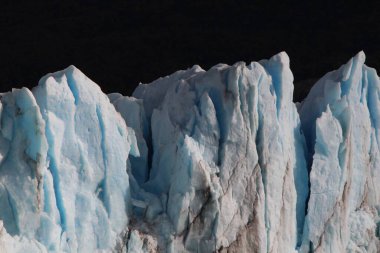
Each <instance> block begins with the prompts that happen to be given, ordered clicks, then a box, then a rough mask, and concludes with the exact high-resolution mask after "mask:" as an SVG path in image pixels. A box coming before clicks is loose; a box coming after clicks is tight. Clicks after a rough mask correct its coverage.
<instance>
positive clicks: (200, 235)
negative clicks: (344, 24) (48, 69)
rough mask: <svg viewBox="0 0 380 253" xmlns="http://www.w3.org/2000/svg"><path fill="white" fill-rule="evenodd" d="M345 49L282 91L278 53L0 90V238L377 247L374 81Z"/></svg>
mask: <svg viewBox="0 0 380 253" xmlns="http://www.w3.org/2000/svg"><path fill="white" fill-rule="evenodd" d="M364 61H365V56H364V53H362V52H360V53H359V54H358V55H356V56H355V57H353V58H352V59H351V60H350V61H349V62H348V63H347V64H345V65H343V66H342V67H341V68H340V69H338V70H335V71H333V72H330V73H328V74H326V75H325V76H324V77H323V78H322V79H321V80H319V81H318V82H317V83H316V84H315V86H314V87H313V88H312V90H311V91H310V93H309V95H308V96H307V98H306V99H305V100H304V101H303V102H302V103H301V104H298V105H297V106H296V105H295V104H294V103H293V101H292V100H293V89H294V87H293V75H292V72H291V70H290V61H289V57H288V56H287V54H286V53H284V52H282V53H279V54H277V55H275V56H273V57H272V58H270V59H269V60H262V61H259V62H252V63H250V64H245V63H243V62H239V63H236V64H234V65H232V66H228V65H224V64H219V65H216V66H214V67H212V68H211V69H209V70H208V71H205V70H203V69H202V68H200V67H199V66H194V67H192V68H190V69H188V70H183V71H177V72H175V73H173V74H172V75H170V76H167V77H164V78H160V79H157V80H156V81H154V82H152V83H150V84H140V85H139V86H138V87H137V88H136V90H135V92H134V93H133V95H132V96H131V97H125V96H122V95H120V94H117V93H113V94H109V95H108V96H107V95H105V94H103V93H102V91H101V90H100V88H99V87H98V86H97V85H96V84H95V83H94V82H92V81H91V80H89V79H88V78H87V77H86V76H85V75H84V74H83V73H81V72H80V71H79V70H78V69H76V68H75V67H73V66H70V67H69V68H67V69H65V70H63V71H60V72H56V73H53V74H48V75H46V76H45V77H43V78H42V79H41V80H40V82H39V84H38V86H37V87H35V88H34V89H32V91H30V90H29V89H27V88H23V89H21V90H13V91H12V92H8V93H4V94H2V95H1V104H0V105H1V107H0V108H1V114H0V220H1V222H0V252H273V253H274V252H378V251H379V250H380V242H379V238H378V237H379V233H380V232H379V227H378V225H377V224H378V223H379V213H380V210H379V206H380V199H379V193H380V192H379V191H380V189H379V187H378V186H377V185H378V184H377V181H378V178H379V177H380V167H379V166H380V165H379V161H378V159H379V158H378V157H379V154H378V150H379V148H378V143H379V142H378V140H379V131H378V129H379V122H380V121H378V118H379V116H380V115H379V114H380V111H379V109H380V105H379V99H380V96H379V88H380V81H379V78H378V76H377V74H376V71H375V70H374V69H371V68H368V67H367V66H365V65H364Z"/></svg>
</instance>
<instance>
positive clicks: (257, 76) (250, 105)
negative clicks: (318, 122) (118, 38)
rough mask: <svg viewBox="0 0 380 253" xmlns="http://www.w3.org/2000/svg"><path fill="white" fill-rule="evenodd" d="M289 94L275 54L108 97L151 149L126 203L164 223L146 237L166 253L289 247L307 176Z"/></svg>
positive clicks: (297, 229)
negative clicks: (136, 203) (128, 94)
mask: <svg viewBox="0 0 380 253" xmlns="http://www.w3.org/2000/svg"><path fill="white" fill-rule="evenodd" d="M292 94H293V75H292V73H291V71H290V69H289V58H288V56H287V55H286V54H285V53H280V54H278V55H276V56H274V57H272V58H271V59H270V60H265V61H261V62H260V63H258V62H252V63H251V64H249V65H246V64H245V63H237V64H235V65H233V66H227V65H217V66H215V67H213V68H211V69H210V70H208V71H204V70H202V69H201V68H200V67H199V66H194V67H193V68H191V69H189V70H187V71H179V72H176V73H174V74H173V75H171V76H168V77H165V78H161V79H158V80H157V81H155V82H153V83H151V84H148V85H146V84H142V85H140V86H139V87H138V88H137V89H136V91H135V92H134V94H133V96H134V97H135V98H125V97H122V96H119V95H116V94H113V95H110V98H111V100H112V101H113V103H114V104H115V107H116V108H117V110H118V111H119V112H120V113H121V114H122V115H123V117H124V119H125V121H126V122H127V125H129V126H131V127H132V128H133V129H134V131H135V132H136V133H142V134H137V135H136V137H137V142H138V143H142V145H141V146H144V147H145V145H146V146H148V147H150V148H149V149H148V154H147V157H148V166H147V167H145V166H143V167H141V168H138V169H140V171H135V170H133V169H132V174H133V176H134V178H136V181H137V182H138V187H137V188H138V189H139V190H138V191H136V192H137V193H136V194H133V197H134V198H136V199H138V200H139V201H141V202H142V203H144V204H141V202H139V203H140V205H139V206H136V207H135V212H137V213H145V214H146V215H145V216H143V217H141V219H146V220H147V221H148V222H152V223H157V222H159V221H162V220H164V221H165V222H161V223H162V225H160V226H157V227H158V229H156V230H154V231H143V232H145V233H147V234H150V235H152V234H153V235H155V236H156V237H159V238H162V239H160V240H163V241H164V244H165V245H164V246H165V247H166V248H167V250H168V251H172V252H178V251H181V250H182V251H189V252H197V251H199V252H212V251H215V250H223V249H224V250H227V249H228V248H231V249H232V248H238V247H243V248H240V250H246V251H248V252H250V251H252V250H254V251H256V252H267V251H271V252H278V251H281V250H285V251H287V252H292V251H294V249H295V248H296V247H297V244H298V243H299V241H300V237H301V233H302V229H303V223H304V216H305V203H306V198H307V196H308V180H307V178H308V174H307V167H306V160H305V154H306V150H305V148H306V144H305V140H304V138H303V136H302V135H301V133H300V120H299V117H298V113H297V110H296V107H295V105H294V103H293V102H292ZM132 103H133V105H132ZM123 105H124V106H123ZM136 115H137V116H136ZM133 119H135V120H133ZM128 122H131V123H130V124H128ZM132 122H134V123H132ZM132 125H133V126H132ZM141 126H143V127H141ZM143 129H148V131H146V130H143ZM144 150H145V149H144ZM144 157H145V152H144ZM144 161H145V160H144ZM141 174H144V175H148V176H145V177H144V178H145V180H141V178H142V177H141ZM142 192H143V193H142ZM140 209H143V210H140ZM162 230H163V231H164V232H163V233H162V232H161V231H162ZM238 238H240V239H238ZM237 240H240V241H242V243H243V244H244V245H243V246H238V245H237ZM182 242H183V243H182Z"/></svg>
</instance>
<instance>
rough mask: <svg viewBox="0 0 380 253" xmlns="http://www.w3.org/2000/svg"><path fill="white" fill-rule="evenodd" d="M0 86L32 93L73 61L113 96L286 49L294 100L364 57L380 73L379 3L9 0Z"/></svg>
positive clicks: (4, 5) (1, 10) (3, 8)
mask: <svg viewBox="0 0 380 253" xmlns="http://www.w3.org/2000/svg"><path fill="white" fill-rule="evenodd" d="M0 2H1V5H0V88H1V91H8V90H10V89H11V88H12V87H22V86H27V87H33V86H35V85H37V83H38V80H39V78H40V77H42V76H43V75H45V74H46V73H48V72H54V71H57V70H60V69H63V68H65V67H67V66H68V65H70V64H73V65H75V66H76V67H78V68H79V69H81V70H82V71H83V72H84V73H85V74H86V75H87V76H89V77H90V78H91V79H92V80H94V81H95V82H96V83H98V84H99V85H100V86H101V88H102V90H103V91H104V92H106V93H109V92H121V93H123V94H124V95H130V94H131V93H132V91H133V89H134V88H135V87H136V85H137V84H138V83H139V82H143V83H147V82H151V81H153V80H154V79H156V78H158V77H160V76H165V75H167V74H170V73H172V72H174V71H176V70H178V69H185V68H188V67H191V66H192V65H194V64H199V65H201V67H203V68H204V69H208V68H210V67H211V66H212V65H215V64H217V63H219V62H223V63H228V64H233V63H234V62H237V61H246V62H250V61H252V60H255V61H257V60H260V59H263V58H269V57H271V56H272V55H274V54H276V53H278V52H280V51H286V52H287V53H288V55H289V56H290V59H291V68H292V71H293V73H294V76H295V86H296V87H295V95H294V97H295V100H300V99H302V98H303V97H304V96H305V95H306V94H307V91H308V90H309V88H310V87H309V86H310V84H308V82H304V80H307V79H315V78H319V77H320V76H322V75H323V74H325V73H326V72H328V71H331V70H333V69H335V68H337V67H339V66H340V65H341V64H343V63H345V62H346V61H347V60H348V59H349V58H350V57H352V56H353V55H355V54H356V53H357V52H358V51H360V50H364V51H365V53H366V55H367V61H366V62H367V65H369V66H372V67H375V68H377V69H380V29H379V28H380V26H379V25H380V4H378V3H376V2H365V1H360V2H359V1H356V3H355V2H350V1H339V0H338V1H323V0H322V1H318V2H310V1H227V0H215V1H186V0H185V1H146V0H135V1H129V0H118V1H107V0H103V1H100V0H76V1H72V0H66V1H62V0H51V1H39V0H33V1H31V0H29V1H15V0H1V1H0Z"/></svg>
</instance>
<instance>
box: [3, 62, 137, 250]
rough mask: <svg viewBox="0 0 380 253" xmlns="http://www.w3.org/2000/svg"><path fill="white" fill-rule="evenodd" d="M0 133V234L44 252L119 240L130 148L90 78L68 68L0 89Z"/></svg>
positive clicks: (111, 245) (108, 245) (110, 245)
mask: <svg viewBox="0 0 380 253" xmlns="http://www.w3.org/2000/svg"><path fill="white" fill-rule="evenodd" d="M0 138H1V164H0V210H1V211H0V219H1V220H3V226H2V231H4V233H5V230H6V231H7V233H8V234H9V235H12V236H16V235H17V236H18V237H19V238H21V239H19V240H20V241H21V242H22V243H23V244H26V245H35V246H34V247H39V248H41V245H43V246H44V247H45V250H46V251H49V252H94V251H95V250H96V249H99V250H101V249H104V250H109V249H115V248H117V247H121V246H120V245H119V244H120V243H119V244H118V241H122V238H123V237H124V236H125V231H126V226H127V224H128V219H129V218H128V217H129V214H128V212H129V211H130V204H129V203H130V188H129V179H128V174H127V173H126V172H125V171H126V167H127V159H128V154H129V152H130V153H131V154H133V155H138V150H137V147H136V146H137V144H136V143H135V139H134V134H133V132H132V131H128V130H127V128H126V125H125V123H124V121H123V119H122V118H121V117H120V115H119V114H118V113H117V112H116V111H115V109H114V107H113V106H112V105H111V104H110V102H109V100H108V98H107V96H106V95H105V94H103V93H102V92H101V90H100V88H99V87H98V86H97V85H96V84H95V83H93V82H92V81H90V80H89V79H88V78H87V77H86V76H84V75H83V74H82V73H81V72H80V71H78V70H77V69H75V68H74V67H69V68H67V69H66V70H64V71H62V72H57V73H55V74H50V75H47V76H45V77H44V78H42V79H41V81H40V83H39V85H38V86H37V87H36V88H34V89H33V92H31V91H30V90H28V89H26V88H23V89H21V90H13V91H12V92H9V93H6V94H3V96H2V97H1V137H0ZM4 240H6V241H7V242H8V240H7V239H4ZM15 240H16V239H15ZM1 247H4V246H3V245H1V246H0V249H1ZM5 247H7V246H5ZM10 247H11V248H10V249H9V252H26V251H25V250H23V247H21V246H17V247H16V248H12V247H13V246H10ZM25 247H29V246H25ZM5 250H6V249H4V251H5ZM2 252H3V251H2Z"/></svg>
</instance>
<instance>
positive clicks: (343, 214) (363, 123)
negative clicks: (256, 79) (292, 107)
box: [300, 52, 380, 252]
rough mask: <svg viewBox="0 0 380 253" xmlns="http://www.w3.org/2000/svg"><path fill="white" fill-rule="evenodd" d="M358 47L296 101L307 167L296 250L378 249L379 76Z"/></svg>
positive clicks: (375, 250) (379, 200) (350, 250)
mask: <svg viewBox="0 0 380 253" xmlns="http://www.w3.org/2000/svg"><path fill="white" fill-rule="evenodd" d="M364 61H365V55H364V53H363V52H360V53H359V54H357V55H356V56H355V57H353V58H352V59H351V60H350V61H349V62H348V63H347V64H345V65H343V66H342V67H341V68H340V69H338V70H336V71H333V72H330V73H328V74H327V75H325V76H324V77H323V78H322V79H321V80H319V81H318V82H317V83H316V85H315V86H314V87H313V88H312V90H311V91H310V94H309V95H308V97H307V98H306V99H305V101H304V102H303V103H302V105H301V106H300V117H301V120H302V123H303V124H302V127H303V131H304V133H305V136H307V138H306V140H308V146H309V150H310V159H311V160H312V167H311V172H310V185H311V188H310V200H309V203H308V214H307V217H306V222H305V233H304V236H303V243H302V247H301V252H309V251H313V252H378V251H379V249H380V248H379V239H378V236H379V235H378V228H376V224H377V223H378V221H379V211H380V210H379V203H380V199H379V195H378V193H379V186H378V184H377V181H378V180H379V172H380V168H379V164H378V159H379V158H378V157H379V153H378V152H379V151H378V150H379V149H378V144H379V142H378V140H379V138H378V134H377V133H378V129H379V125H378V119H379V114H378V108H379V96H378V95H379V89H380V82H379V77H378V76H377V74H376V71H375V70H374V69H371V68H369V67H367V66H366V65H364Z"/></svg>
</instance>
